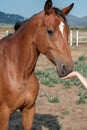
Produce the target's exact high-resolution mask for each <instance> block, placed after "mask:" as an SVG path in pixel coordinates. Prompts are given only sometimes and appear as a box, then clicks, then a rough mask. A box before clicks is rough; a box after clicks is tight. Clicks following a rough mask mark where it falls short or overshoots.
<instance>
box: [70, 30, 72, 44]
mask: <svg viewBox="0 0 87 130" xmlns="http://www.w3.org/2000/svg"><path fill="white" fill-rule="evenodd" d="M70 46H72V31H70Z"/></svg>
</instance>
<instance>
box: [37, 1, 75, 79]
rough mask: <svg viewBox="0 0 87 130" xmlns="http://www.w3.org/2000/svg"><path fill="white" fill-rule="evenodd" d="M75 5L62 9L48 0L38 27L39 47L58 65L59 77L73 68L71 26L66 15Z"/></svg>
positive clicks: (40, 50)
mask: <svg viewBox="0 0 87 130" xmlns="http://www.w3.org/2000/svg"><path fill="white" fill-rule="evenodd" d="M73 5H74V4H71V5H70V6H68V7H66V8H64V9H62V10H60V9H58V8H55V7H53V4H52V0H47V1H46V3H45V6H44V12H43V17H42V20H41V23H40V24H39V27H38V29H37V35H36V44H37V48H38V50H39V52H41V53H43V54H44V55H46V57H47V58H48V59H49V60H50V61H51V62H53V64H55V65H56V67H57V71H58V75H59V77H63V76H66V75H67V74H68V73H70V72H71V71H72V70H73V62H72V57H71V52H70V48H69V45H68V35H69V26H68V24H67V20H66V17H65V16H66V15H68V14H69V12H70V10H71V9H72V8H73Z"/></svg>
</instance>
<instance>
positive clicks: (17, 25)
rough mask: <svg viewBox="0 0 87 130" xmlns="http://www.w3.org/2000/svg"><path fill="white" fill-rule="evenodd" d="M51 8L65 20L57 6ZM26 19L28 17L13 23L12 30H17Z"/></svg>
mask: <svg viewBox="0 0 87 130" xmlns="http://www.w3.org/2000/svg"><path fill="white" fill-rule="evenodd" d="M53 9H54V12H55V13H56V14H57V15H60V16H61V17H62V18H63V19H64V21H65V22H67V20H66V17H65V15H64V13H63V12H62V11H61V10H60V9H59V8H56V7H53ZM28 20H29V19H27V20H24V21H23V22H19V21H17V22H16V23H15V25H14V30H15V31H17V30H18V29H19V28H20V27H21V26H22V25H23V24H24V23H26V22H27V21H28Z"/></svg>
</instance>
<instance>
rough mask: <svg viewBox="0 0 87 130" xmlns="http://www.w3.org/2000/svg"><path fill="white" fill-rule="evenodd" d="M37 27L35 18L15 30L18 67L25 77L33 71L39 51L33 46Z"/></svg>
mask: <svg viewBox="0 0 87 130" xmlns="http://www.w3.org/2000/svg"><path fill="white" fill-rule="evenodd" d="M37 27H38V22H36V19H34V18H33V20H30V21H28V22H27V23H26V24H25V25H24V26H23V27H22V28H21V29H19V30H18V31H17V33H16V34H15V36H16V37H17V38H16V39H17V43H18V44H17V48H18V69H19V71H20V72H21V73H22V75H23V77H25V78H27V77H29V75H30V74H31V73H32V72H33V71H34V68H35V65H36V62H37V59H38V56H39V52H38V50H37V48H36V46H35V35H36V30H37Z"/></svg>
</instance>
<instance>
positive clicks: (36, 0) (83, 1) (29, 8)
mask: <svg viewBox="0 0 87 130" xmlns="http://www.w3.org/2000/svg"><path fill="white" fill-rule="evenodd" d="M45 2H46V0H1V2H0V11H2V12H4V13H10V14H19V15H21V16H24V17H25V18H29V17H31V16H32V15H34V14H36V13H38V12H40V11H41V10H43V9H44V4H45ZM72 3H74V8H73V9H72V11H71V12H70V14H72V15H74V16H78V17H84V16H87V0H53V6H55V7H58V8H60V9H62V8H65V7H67V6H68V5H70V4H72Z"/></svg>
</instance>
